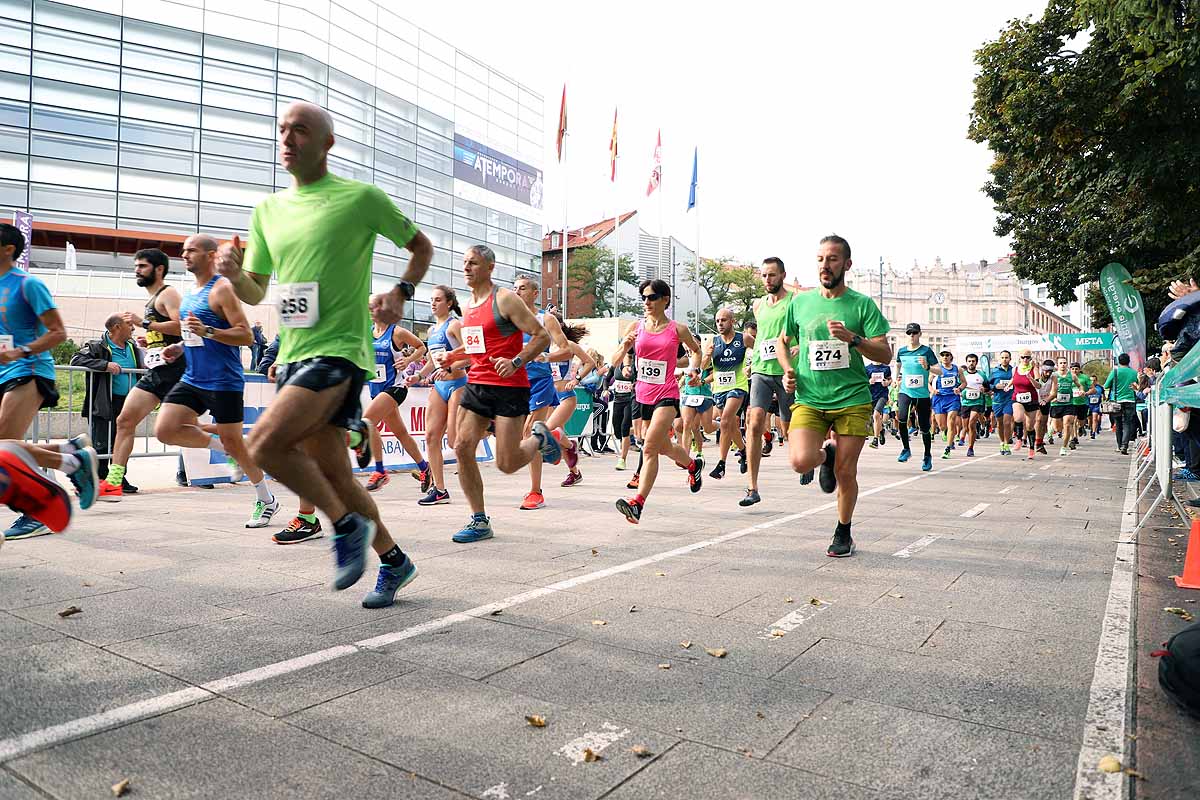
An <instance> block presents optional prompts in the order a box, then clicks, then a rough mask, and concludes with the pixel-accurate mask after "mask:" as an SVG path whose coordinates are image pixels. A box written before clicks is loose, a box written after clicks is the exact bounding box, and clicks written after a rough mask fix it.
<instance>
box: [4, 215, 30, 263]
mask: <svg viewBox="0 0 1200 800" xmlns="http://www.w3.org/2000/svg"><path fill="white" fill-rule="evenodd" d="M10 244H11V245H12V246H13V254H12V257H13V261H16V260H17V259H18V258H20V257H21V253H24V252H25V234H23V233H21V229H20V228H18V227H17V226H16V225H9V224H8V223H7V222H0V247H8V246H9V245H10Z"/></svg>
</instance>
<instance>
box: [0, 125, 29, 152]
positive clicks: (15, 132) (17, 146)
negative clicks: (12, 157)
mask: <svg viewBox="0 0 1200 800" xmlns="http://www.w3.org/2000/svg"><path fill="white" fill-rule="evenodd" d="M0 150H3V151H5V152H7V153H28V152H29V131H28V130H24V129H17V128H0Z"/></svg>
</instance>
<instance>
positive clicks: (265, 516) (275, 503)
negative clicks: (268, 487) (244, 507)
mask: <svg viewBox="0 0 1200 800" xmlns="http://www.w3.org/2000/svg"><path fill="white" fill-rule="evenodd" d="M277 513H279V500H278V499H276V498H274V497H272V498H271V502H269V503H264V502H263V501H262V500H255V501H254V510H253V511H251V512H250V519H248V520H246V527H247V528H265V527H267V526H268V525H270V524H271V517H273V516H275V515H276V514H277Z"/></svg>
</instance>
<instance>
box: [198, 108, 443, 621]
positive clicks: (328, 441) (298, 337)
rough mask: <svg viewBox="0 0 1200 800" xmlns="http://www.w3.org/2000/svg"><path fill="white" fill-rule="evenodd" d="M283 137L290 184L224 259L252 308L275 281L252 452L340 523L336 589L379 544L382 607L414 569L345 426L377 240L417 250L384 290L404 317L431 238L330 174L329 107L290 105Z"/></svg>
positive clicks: (257, 212)
mask: <svg viewBox="0 0 1200 800" xmlns="http://www.w3.org/2000/svg"><path fill="white" fill-rule="evenodd" d="M278 143H279V159H280V163H281V164H282V165H283V167H284V168H285V169H286V170H287V171H288V172H289V173H291V175H292V185H291V186H290V187H289V188H287V189H284V190H283V191H280V192H276V193H275V194H273V195H271V196H269V197H267V198H266V199H265V200H263V201H261V202H260V203H259V204H258V205H257V206H256V207H255V208H254V212H253V214H251V216H250V226H249V241H248V242H247V248H246V253H245V257H244V259H243V255H242V252H241V247H240V243H239V241H238V239H237V237H234V240H233V242H232V244H229V243H227V244H225V245H223V246H222V247H221V252H220V255H219V256H218V270H219V272H220V273H221V274H222V275H224V276H225V277H226V278H228V279H229V280H230V281H232V282H233V285H234V289H235V291H236V292H237V295H238V297H240V298H241V299H242V300H243V301H245V302H247V303H250V304H251V305H256V304H258V303H260V302H261V301H262V300H263V298H264V297H265V296H266V293H267V286H268V284H269V282H270V279H271V275H272V274H274V275H275V276H276V278H277V280H278V285H277V286H276V298H277V300H276V302H277V310H278V313H279V324H280V333H279V356H278V359H277V361H276V380H275V384H276V397H275V400H274V402H272V403H271V405H270V406H269V407H268V408H267V409H266V410H265V411H264V412H263V414H262V416H260V417H259V418H258V421H257V422H256V423H255V424H254V427H253V429H251V431H250V440H249V447H250V454H251V457H252V458H253V459H254V461H255V463H256V464H259V465H260V466H261V467H262V468H263V469H265V470H266V471H267V472H269V473H270V474H271V475H273V476H275V478H276V479H278V480H279V481H280V482H281V483H283V484H284V485H285V486H287V487H288V488H289V489H291V490H292V491H294V492H296V493H297V494H299V495H301V496H302V497H304V498H306V499H308V500H310V501H312V502H313V503H315V504H316V506H317V508H319V509H321V510H322V511H323V512H325V514H326V515H327V516H328V517H329V519H331V520H333V527H334V535H333V549H334V554H335V560H336V569H335V576H334V583H333V585H334V588H335V589H345V588H347V587H349V586H351V585H353V584H354V583H355V582H356V581H357V580H358V579H359V578H360V577H361V576H362V573H363V570H364V569H365V566H366V553H367V549H368V548H370V547H372V546H374V549H375V552H376V553H378V554H379V558H380V562H381V565H380V572H379V581H378V583H377V584H376V587H375V591H373V592H371V593H370V594H368V595H367V596H366V598H364V599H363V605H364V606H365V607H368V608H382V607H385V606H389V605H391V604H392V603H393V601H394V598H395V595H396V592H397V590H399V589H400V588H401V587H403V586H404V585H405V584H407V583H408V582H409V581H411V580H412V579H413V578H414V577H416V573H417V570H416V567H415V566H414V565H413V563H412V560H411V559H410V558H409V557H408V556H406V555H405V554H404V553H403V552H401V550H400V548H399V547H398V546H396V544H395V542H394V541H393V540H392V537H391V536H390V535H389V534H388V531H387V529H386V528H385V527H384V525H383V522H382V520H381V519H380V517H379V510H378V509H377V508H376V507H375V503H374V502H373V501H372V500H371V497H370V495H368V494H367V492H366V490H365V489H363V488H362V486H360V485H359V483H358V482H357V481H356V480H355V479H354V474H353V472H352V471H351V469H350V461H349V458H348V457H347V455H346V449H345V448H346V433H345V431H346V430H351V431H352V432H354V433H356V434H357V435H358V436H359V437H362V436H364V435H365V428H363V426H362V420H361V419H360V415H361V412H362V409H361V406H360V402H359V397H360V395H361V394H362V387H363V381H364V380H365V378H366V376H367V375H368V374H373V373H374V369H375V358H374V353H373V347H372V336H371V318H370V315H369V313H368V309H367V303H368V300H369V298H370V294H371V261H372V254H373V252H374V248H375V238H376V236H380V235H382V236H385V237H387V238H388V239H390V240H391V241H392V242H394V243H395V244H396V245H397V246H400V247H405V248H407V249H408V250H409V251H410V252H411V253H412V256H411V258H410V259H409V263H408V268H407V270H406V271H405V273H404V278H403V279H402V280H401V281H400V283H398V284H396V286H395V288H394V289H392V290H391V291H390V292H387V293H385V294H384V295H382V309H381V310H382V313H381V314H380V318H381V319H380V321H381V322H385V323H392V322H396V321H398V320H399V319H400V317H401V316H402V315H403V311H404V303H405V301H407V300H411V299H412V297H413V292H414V288H413V285H414V284H415V283H417V282H419V281H420V280H421V278H423V277H424V276H425V271H426V270H427V269H428V268H429V263H430V261H431V260H432V258H433V244H432V243H431V242H430V241H429V239H428V238H427V237H426V236H425V235H424V234H422V233H421V232H420V231H418V230H417V228H416V226H414V225H413V224H412V223H411V222H409V220H408V219H407V218H406V217H405V216H404V215H403V214H401V213H400V211H399V210H398V209H397V208H396V207H395V205H393V204H392V201H391V200H390V199H388V197H387V195H385V194H384V193H383V191H382V190H381V189H379V188H378V187H376V186H372V185H371V184H366V183H359V182H358V181H353V180H349V179H347V178H342V177H339V176H337V175H333V174H331V173H330V172H329V168H328V155H329V150H330V148H332V147H333V145H334V136H333V119H332V118H331V117H330V116H329V113H328V112H326V111H325V110H324V109H322V108H320V107H318V106H315V105H312V104H311V103H292V104H291V105H290V106H288V107H287V109H286V110H285V111H284V112H283V115H282V116H281V117H280V118H279V133H278ZM352 443H353V442H352ZM276 541H277V542H278V541H279V539H278V538H277V539H276ZM280 543H283V542H280Z"/></svg>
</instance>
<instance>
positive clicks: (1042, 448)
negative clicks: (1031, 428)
mask: <svg viewBox="0 0 1200 800" xmlns="http://www.w3.org/2000/svg"><path fill="white" fill-rule="evenodd" d="M1050 444H1054V442H1051V443H1050ZM1037 451H1038V452H1039V453H1041V454H1042V455H1044V456H1048V455H1050V454H1049V453H1047V452H1046V445H1044V444H1039V445H1038V446H1037Z"/></svg>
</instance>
